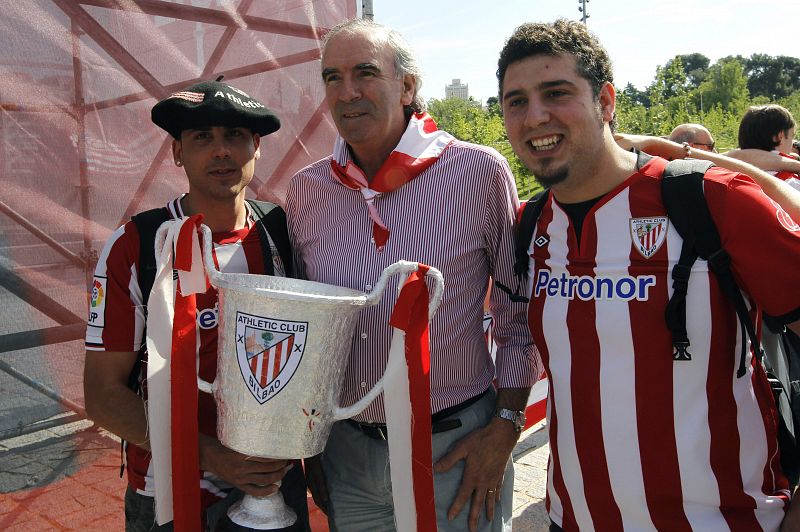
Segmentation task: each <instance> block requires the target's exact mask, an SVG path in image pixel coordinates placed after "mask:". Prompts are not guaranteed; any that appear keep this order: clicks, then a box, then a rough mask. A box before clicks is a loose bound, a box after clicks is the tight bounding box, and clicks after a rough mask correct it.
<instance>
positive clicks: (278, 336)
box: [199, 226, 444, 530]
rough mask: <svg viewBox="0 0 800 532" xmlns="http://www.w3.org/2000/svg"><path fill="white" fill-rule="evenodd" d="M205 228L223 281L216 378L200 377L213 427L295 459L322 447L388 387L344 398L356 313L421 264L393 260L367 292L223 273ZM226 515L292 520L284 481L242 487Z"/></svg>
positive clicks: (215, 273) (260, 525) (257, 452)
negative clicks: (262, 489) (272, 488)
mask: <svg viewBox="0 0 800 532" xmlns="http://www.w3.org/2000/svg"><path fill="white" fill-rule="evenodd" d="M202 230H203V237H204V243H205V245H204V246H203V248H204V260H205V266H206V272H207V274H208V277H209V280H210V281H211V284H212V285H213V286H214V287H216V288H217V289H218V291H219V326H218V330H219V339H218V351H217V357H218V358H217V377H216V379H215V380H214V383H213V384H209V383H207V382H204V381H200V382H199V387H200V389H201V390H202V391H204V392H207V393H211V394H213V396H214V399H215V401H216V404H217V436H218V437H219V439H220V441H221V442H222V444H223V445H225V446H226V447H229V448H231V449H233V450H235V451H237V452H240V453H242V454H246V455H249V456H258V457H269V458H278V459H297V458H307V457H310V456H315V455H317V454H319V453H321V452H322V451H323V449H324V447H325V442H326V440H327V439H328V435H329V434H330V430H331V426H332V425H333V423H334V422H335V421H338V420H342V419H347V418H350V417H353V416H354V415H356V414H358V413H360V412H361V411H363V410H364V409H365V408H366V407H367V406H368V405H369V404H370V403H371V402H372V401H373V400H374V399H375V398H376V397H377V396H378V395H379V394H380V393H381V391H382V390H383V379H381V380H380V381H379V382H378V383H377V384H376V385H375V386H374V387H373V388H372V389H371V390H370V391H369V392H368V393H367V394H366V395H365V396H364V397H363V399H361V400H360V401H358V402H357V403H356V404H354V405H352V406H350V407H347V408H341V407H339V406H338V400H339V391H340V389H341V385H342V379H343V378H344V369H345V365H346V362H347V357H348V353H349V350H350V345H351V339H352V337H353V331H354V327H355V321H356V315H357V313H358V312H359V311H360V310H361V309H362V308H364V307H367V306H371V305H374V304H376V303H377V302H378V301H380V299H381V297H382V295H383V292H384V290H385V288H386V286H387V283H388V281H389V278H390V277H392V276H394V275H408V274H409V273H410V272H413V271H416V269H417V267H418V264H417V263H415V262H405V261H401V262H397V263H395V264H393V265H391V266H389V267H388V268H386V270H384V272H383V273H382V274H381V277H380V279H379V280H378V282H377V284H376V285H375V288H374V289H373V290H372V292H370V293H369V294H365V293H363V292H358V291H356V290H351V289H348V288H342V287H339V286H333V285H328V284H323V283H315V282H310V281H302V280H298V279H288V278H283V277H271V276H266V275H252V274H241V273H233V274H231V273H221V272H220V271H219V270H217V268H216V266H215V264H214V260H213V258H212V255H211V249H212V240H211V232H210V230H209V229H208V228H207V227H205V226H203V228H202ZM428 275H429V276H430V277H431V279H432V280H433V283H432V284H433V290H432V296H431V304H430V313H429V316H432V315H433V312H434V311H435V309H436V307H437V306H438V303H439V301H440V300H441V295H442V290H443V286H444V283H443V279H442V275H441V273H440V272H439V271H438V270H435V269H433V268H431V269H430V271H429V272H428ZM400 284H401V285H402V282H401V283H400ZM228 517H229V518H230V519H231V521H233V522H234V523H236V524H238V525H241V526H244V527H247V528H253V529H259V530H270V529H277V528H285V527H287V526H291V525H292V524H293V523H294V522H295V520H296V515H295V513H294V511H293V510H292V509H291V508H289V507H288V506H287V505H286V503H285V502H284V500H283V496H282V495H281V493H280V491H278V492H277V493H276V494H274V495H271V496H268V497H252V496H249V495H246V496H245V497H244V499H243V500H242V501H241V502H239V503H237V504H235V505H234V506H232V507H231V509H230V510H229V512H228Z"/></svg>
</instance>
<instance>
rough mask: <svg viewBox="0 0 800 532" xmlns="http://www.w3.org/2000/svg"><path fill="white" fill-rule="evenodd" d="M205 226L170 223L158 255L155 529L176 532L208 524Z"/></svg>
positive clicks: (150, 378) (153, 317)
mask: <svg viewBox="0 0 800 532" xmlns="http://www.w3.org/2000/svg"><path fill="white" fill-rule="evenodd" d="M201 221H202V215H195V216H191V217H188V218H181V219H179V220H169V221H167V222H165V223H164V224H163V225H162V227H161V229H159V232H160V233H161V232H162V231H165V232H166V238H165V241H164V244H163V247H162V249H161V252H160V253H158V254H157V255H156V266H157V270H156V278H155V281H154V283H153V289H152V292H151V293H150V297H149V298H148V304H147V310H148V314H147V355H148V359H147V391H148V401H147V413H148V435H149V440H150V449H151V453H152V462H153V476H154V480H155V486H156V487H155V492H156V496H155V510H156V522H157V523H158V524H159V525H162V524H165V523H167V522H169V521H173V520H174V526H175V529H176V530H200V529H201V520H202V517H201V507H200V457H199V442H198V438H199V430H198V417H197V416H198V405H197V393H198V392H197V353H198V348H199V340H198V338H197V329H196V318H195V314H196V308H197V307H196V301H195V294H197V293H201V292H205V291H206V290H207V289H208V286H209V285H208V281H207V279H206V276H205V269H204V266H203V260H202V254H201V251H200V242H199V239H198V228H199V227H200V223H201ZM157 240H158V239H157ZM173 268H174V269H175V270H177V271H178V282H177V285H175V283H174V282H173V278H172V271H173ZM173 493H175V494H178V495H177V496H173Z"/></svg>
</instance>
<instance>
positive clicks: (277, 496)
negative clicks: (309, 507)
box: [228, 490, 297, 530]
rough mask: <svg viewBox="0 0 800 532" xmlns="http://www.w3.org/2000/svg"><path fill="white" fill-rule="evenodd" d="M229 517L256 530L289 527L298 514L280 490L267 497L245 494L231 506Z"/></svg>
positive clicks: (243, 525) (238, 523)
mask: <svg viewBox="0 0 800 532" xmlns="http://www.w3.org/2000/svg"><path fill="white" fill-rule="evenodd" d="M228 517H229V518H230V520H231V521H233V522H234V523H236V524H237V525H240V526H242V527H245V528H250V529H254V530H275V529H281V528H287V527H290V526H292V525H293V524H294V523H295V521H297V514H296V513H295V511H294V510H292V509H291V508H289V506H287V505H286V502H284V500H283V494H282V493H281V492H280V490H279V491H277V492H276V493H273V494H272V495H268V496H267V497H254V496H252V495H245V496H244V498H243V499H242V500H241V501H239V502H237V503H236V504H234V505H233V506H231V507H230V509H229V510H228Z"/></svg>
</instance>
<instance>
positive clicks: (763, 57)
mask: <svg viewBox="0 0 800 532" xmlns="http://www.w3.org/2000/svg"><path fill="white" fill-rule="evenodd" d="M744 71H745V74H746V75H747V88H748V89H749V90H750V94H752V95H753V96H766V97H767V98H770V99H772V100H775V99H779V98H785V97H787V96H789V95H790V94H792V93H793V92H795V91H797V90H800V59H798V58H796V57H786V56H784V55H781V56H778V57H772V56H771V55H767V54H753V55H751V56H750V58H749V59H747V60H746V61H745V70H744Z"/></svg>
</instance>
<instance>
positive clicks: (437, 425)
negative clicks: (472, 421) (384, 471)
mask: <svg viewBox="0 0 800 532" xmlns="http://www.w3.org/2000/svg"><path fill="white" fill-rule="evenodd" d="M487 393H489V389H488V388H487V389H486V391H485V392H483V393H479V394H478V395H476V396H475V397H470V398H469V399H467V400H466V401H464V402H463V403H459V404H457V405H455V406H451V407H449V408H445V409H444V410H440V411H439V412H436V413H435V414H433V415H432V416H431V433H433V434H438V433H439V432H447V431H449V430H454V429H457V428H459V427H461V420H460V419H458V418H456V419H446V418H448V417H450V416H452V415H453V414H456V413H458V412H460V411H461V410H464V409H465V408H467V407H469V406H472V405H473V404H475V403H477V402H478V401H479V400H481V399H482V398H483V396H484V395H486V394H487ZM347 422H348V423H349V424H350V425H352V426H353V427H355V428H357V429H358V430H360V431H361V432H362V433H363V434H364V435H365V436H367V437H369V438H372V439H373V440H384V441H386V439H387V438H388V435H389V431H388V430H387V428H386V425H385V424H383V423H359V422H358V421H353V420H352V419H348V420H347Z"/></svg>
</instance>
